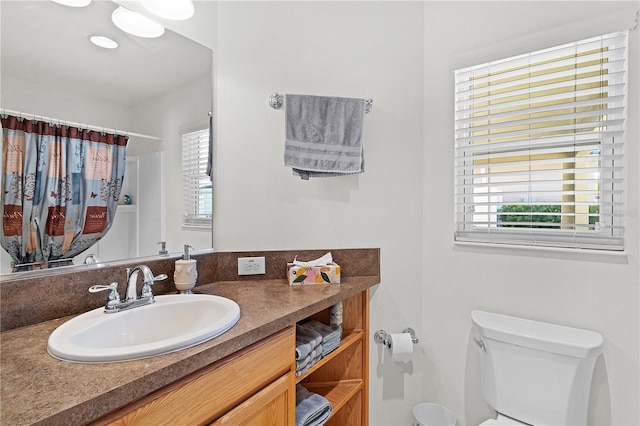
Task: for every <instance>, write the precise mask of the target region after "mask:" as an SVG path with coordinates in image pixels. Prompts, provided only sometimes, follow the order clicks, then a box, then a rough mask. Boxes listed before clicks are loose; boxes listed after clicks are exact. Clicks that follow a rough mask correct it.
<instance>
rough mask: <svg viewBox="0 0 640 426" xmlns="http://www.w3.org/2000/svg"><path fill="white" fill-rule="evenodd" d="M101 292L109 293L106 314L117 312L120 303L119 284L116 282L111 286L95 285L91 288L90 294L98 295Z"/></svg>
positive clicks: (105, 308)
mask: <svg viewBox="0 0 640 426" xmlns="http://www.w3.org/2000/svg"><path fill="white" fill-rule="evenodd" d="M100 291H109V296H108V297H107V304H106V305H105V307H104V310H105V312H110V311H113V310H115V309H116V306H117V305H118V304H119V303H120V295H119V294H118V283H117V282H115V281H114V282H112V283H111V284H109V285H93V286H91V287H89V293H98V292H100Z"/></svg>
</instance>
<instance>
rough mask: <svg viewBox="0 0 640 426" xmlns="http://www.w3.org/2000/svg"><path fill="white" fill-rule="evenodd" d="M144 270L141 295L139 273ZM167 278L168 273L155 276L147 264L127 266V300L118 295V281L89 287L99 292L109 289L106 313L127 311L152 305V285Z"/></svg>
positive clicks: (90, 290) (91, 291) (93, 291)
mask: <svg viewBox="0 0 640 426" xmlns="http://www.w3.org/2000/svg"><path fill="white" fill-rule="evenodd" d="M139 272H142V291H141V292H140V297H138V293H137V291H136V284H137V281H138V273H139ZM166 278H167V274H160V275H157V276H154V275H153V273H152V272H151V269H149V267H148V266H146V265H139V266H136V267H135V268H133V269H130V268H127V289H126V290H125V297H126V298H125V300H124V301H121V300H120V296H119V295H118V288H117V287H118V283H115V282H114V283H111V284H110V285H94V286H92V287H90V288H89V292H90V293H97V292H99V291H106V290H108V291H109V298H108V300H107V305H106V306H105V307H104V311H105V313H108V314H111V313H115V312H120V311H126V310H127V309H133V308H137V307H138V306H144V305H150V304H151V303H153V302H155V300H154V298H153V290H152V289H151V286H152V285H153V283H154V282H155V281H160V280H164V279H166Z"/></svg>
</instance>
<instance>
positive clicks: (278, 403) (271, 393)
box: [212, 373, 296, 426]
mask: <svg viewBox="0 0 640 426" xmlns="http://www.w3.org/2000/svg"><path fill="white" fill-rule="evenodd" d="M294 383H295V376H294V374H293V373H289V374H287V375H285V376H282V377H280V378H279V379H278V380H276V381H274V382H273V383H271V384H270V385H269V386H267V387H266V388H264V389H263V390H261V391H260V392H258V393H257V394H255V395H254V396H252V397H251V398H249V399H248V400H246V401H245V402H243V403H242V404H240V405H239V406H237V407H236V408H234V409H233V410H231V411H230V412H228V413H227V414H225V415H224V416H222V417H221V418H219V419H218V420H217V421H216V422H214V423H212V426H224V425H233V426H293V425H295V399H296V396H295V387H294Z"/></svg>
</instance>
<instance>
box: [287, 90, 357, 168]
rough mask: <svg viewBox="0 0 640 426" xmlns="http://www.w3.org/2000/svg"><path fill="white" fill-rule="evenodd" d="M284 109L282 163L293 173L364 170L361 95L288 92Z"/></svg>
mask: <svg viewBox="0 0 640 426" xmlns="http://www.w3.org/2000/svg"><path fill="white" fill-rule="evenodd" d="M285 110H286V111H285V127H286V138H285V149H284V164H285V166H289V167H291V168H292V169H293V174H294V175H296V176H300V177H301V178H302V179H309V177H327V176H344V175H349V174H356V173H362V172H364V150H363V132H364V129H363V125H364V111H365V100H364V99H355V98H334V97H325V96H310V95H290V94H287V95H286V98H285Z"/></svg>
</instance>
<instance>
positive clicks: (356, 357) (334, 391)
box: [295, 290, 369, 426]
mask: <svg viewBox="0 0 640 426" xmlns="http://www.w3.org/2000/svg"><path fill="white" fill-rule="evenodd" d="M342 304H343V321H342V327H343V330H342V339H341V340H340V346H338V348H336V349H335V350H334V351H332V352H331V353H329V354H328V355H327V356H325V357H324V358H322V359H321V360H320V361H318V362H317V363H316V364H315V365H313V366H312V367H311V368H309V370H307V371H306V372H305V373H304V374H302V375H301V376H300V377H296V379H295V382H296V384H300V385H302V386H304V387H305V388H306V389H307V390H308V391H309V392H313V393H315V394H318V395H321V396H323V397H325V398H326V399H327V400H328V401H329V402H330V403H331V406H332V408H333V409H332V411H331V416H330V417H329V419H328V420H327V423H326V426H344V425H349V426H366V425H367V424H369V415H368V412H369V404H368V398H369V397H368V395H369V378H368V374H369V353H368V346H369V337H368V335H369V290H365V291H363V292H362V293H358V294H355V295H353V296H351V297H348V298H346V299H344V300H343V301H342ZM308 319H315V320H317V321H320V322H322V323H324V324H329V323H330V320H331V319H330V309H324V310H321V311H319V312H316V313H315V314H313V315H311V316H310V317H309V318H308Z"/></svg>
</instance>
